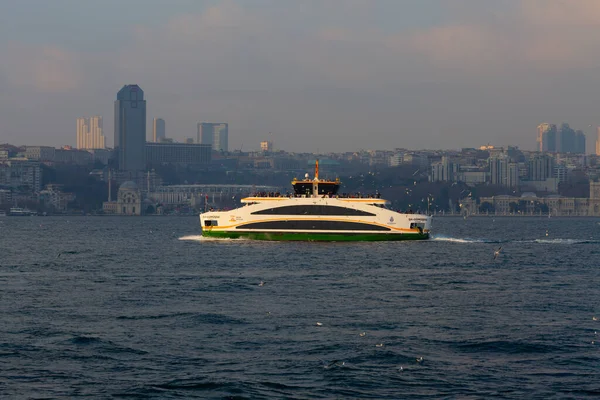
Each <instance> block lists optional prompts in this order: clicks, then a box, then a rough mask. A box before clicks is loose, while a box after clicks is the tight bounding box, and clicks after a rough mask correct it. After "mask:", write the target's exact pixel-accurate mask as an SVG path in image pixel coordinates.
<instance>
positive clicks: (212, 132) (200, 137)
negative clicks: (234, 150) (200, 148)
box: [196, 122, 229, 151]
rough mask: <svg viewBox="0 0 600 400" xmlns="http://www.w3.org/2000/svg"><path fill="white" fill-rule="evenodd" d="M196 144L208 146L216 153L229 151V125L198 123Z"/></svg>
mask: <svg viewBox="0 0 600 400" xmlns="http://www.w3.org/2000/svg"><path fill="white" fill-rule="evenodd" d="M196 143H200V144H210V145H211V146H212V149H213V150H216V151H229V124H227V123H209V122H199V123H198V132H197V136H196Z"/></svg>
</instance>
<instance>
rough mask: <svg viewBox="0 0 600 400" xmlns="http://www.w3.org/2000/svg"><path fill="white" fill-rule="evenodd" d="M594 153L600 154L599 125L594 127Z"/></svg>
mask: <svg viewBox="0 0 600 400" xmlns="http://www.w3.org/2000/svg"><path fill="white" fill-rule="evenodd" d="M596 155H597V156H600V126H599V127H598V128H597V129H596Z"/></svg>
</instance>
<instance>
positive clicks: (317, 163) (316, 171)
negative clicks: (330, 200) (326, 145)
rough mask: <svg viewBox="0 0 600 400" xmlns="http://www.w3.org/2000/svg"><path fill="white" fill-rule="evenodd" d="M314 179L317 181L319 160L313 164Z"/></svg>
mask: <svg viewBox="0 0 600 400" xmlns="http://www.w3.org/2000/svg"><path fill="white" fill-rule="evenodd" d="M315 179H319V159H317V162H316V163H315Z"/></svg>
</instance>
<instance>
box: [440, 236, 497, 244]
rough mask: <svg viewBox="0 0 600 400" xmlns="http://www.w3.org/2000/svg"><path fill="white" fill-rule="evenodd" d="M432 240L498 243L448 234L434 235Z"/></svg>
mask: <svg viewBox="0 0 600 400" xmlns="http://www.w3.org/2000/svg"><path fill="white" fill-rule="evenodd" d="M431 240H433V241H435V242H451V243H497V242H495V241H493V240H485V239H471V238H453V237H447V236H432V237H431Z"/></svg>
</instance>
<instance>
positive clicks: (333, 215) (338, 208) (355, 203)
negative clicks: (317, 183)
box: [200, 197, 431, 241]
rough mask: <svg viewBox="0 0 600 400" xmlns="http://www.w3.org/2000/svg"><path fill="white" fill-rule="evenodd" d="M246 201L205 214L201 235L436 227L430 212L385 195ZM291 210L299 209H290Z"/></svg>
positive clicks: (417, 236) (404, 232)
mask: <svg viewBox="0 0 600 400" xmlns="http://www.w3.org/2000/svg"><path fill="white" fill-rule="evenodd" d="M254 201H255V202H254ZM244 202H246V203H247V204H246V205H245V206H242V207H240V208H237V209H234V210H231V211H219V212H214V211H210V212H206V213H203V214H201V215H200V223H201V226H202V235H203V236H207V237H218V238H233V239H237V238H248V239H256V240H282V241H284V240H285V241H287V240H290V241H291V240H299V241H376V240H423V239H428V238H429V230H430V228H431V217H430V216H426V215H420V214H404V213H398V212H395V211H392V210H389V209H386V208H383V205H384V204H386V203H387V202H386V201H385V200H381V199H373V198H330V197H305V198H299V197H266V198H265V197H258V198H247V199H244ZM286 210H292V211H294V212H293V213H290V214H285V212H286ZM302 210H306V213H305V214H302ZM315 210H316V211H315Z"/></svg>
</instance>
